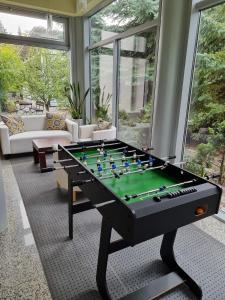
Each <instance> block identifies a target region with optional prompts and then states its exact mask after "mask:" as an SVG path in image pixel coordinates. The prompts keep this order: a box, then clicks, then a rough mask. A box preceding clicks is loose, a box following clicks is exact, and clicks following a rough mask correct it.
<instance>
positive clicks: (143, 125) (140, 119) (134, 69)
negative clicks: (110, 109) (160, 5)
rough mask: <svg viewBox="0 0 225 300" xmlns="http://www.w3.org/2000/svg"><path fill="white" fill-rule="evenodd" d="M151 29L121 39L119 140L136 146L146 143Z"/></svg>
mask: <svg viewBox="0 0 225 300" xmlns="http://www.w3.org/2000/svg"><path fill="white" fill-rule="evenodd" d="M155 37H156V32H155V30H153V31H151V32H144V33H140V34H137V35H135V36H131V37H128V38H126V39H123V40H121V43H120V45H121V46H120V67H119V91H120V92H119V115H118V119H119V120H118V121H119V122H118V125H119V127H118V132H119V138H120V139H122V140H124V141H126V142H128V143H130V144H132V145H134V146H138V147H142V146H146V145H148V144H149V141H150V124H151V112H152V92H153V83H154V66H155Z"/></svg>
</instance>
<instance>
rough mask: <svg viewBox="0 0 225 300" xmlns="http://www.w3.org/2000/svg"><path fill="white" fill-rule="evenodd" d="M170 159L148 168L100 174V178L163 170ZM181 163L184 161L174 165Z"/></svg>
mask: <svg viewBox="0 0 225 300" xmlns="http://www.w3.org/2000/svg"><path fill="white" fill-rule="evenodd" d="M168 163H169V162H168V161H166V162H165V163H164V164H163V165H160V166H157V167H148V168H146V169H139V170H135V171H128V172H124V173H123V174H120V173H119V174H117V173H115V174H112V175H111V174H109V175H108V174H106V175H108V176H99V178H100V179H109V178H113V177H115V178H119V177H120V176H126V175H130V174H135V173H140V174H142V173H143V172H146V171H152V170H157V169H161V170H163V169H165V168H166V167H167V166H168ZM180 163H183V162H177V163H174V164H173V165H178V164H180Z"/></svg>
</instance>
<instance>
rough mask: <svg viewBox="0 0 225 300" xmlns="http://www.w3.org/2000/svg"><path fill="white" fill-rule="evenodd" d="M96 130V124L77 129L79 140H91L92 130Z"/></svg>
mask: <svg viewBox="0 0 225 300" xmlns="http://www.w3.org/2000/svg"><path fill="white" fill-rule="evenodd" d="M96 128H97V125H96V124H90V125H81V126H80V127H79V140H87V139H89V140H91V139H92V133H93V130H95V129H96Z"/></svg>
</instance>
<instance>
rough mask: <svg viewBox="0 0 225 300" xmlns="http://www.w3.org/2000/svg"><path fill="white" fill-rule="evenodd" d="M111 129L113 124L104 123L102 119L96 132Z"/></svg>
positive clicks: (99, 120)
mask: <svg viewBox="0 0 225 300" xmlns="http://www.w3.org/2000/svg"><path fill="white" fill-rule="evenodd" d="M111 127H112V123H110V122H108V121H104V120H102V119H98V124H97V128H96V130H105V129H110V128H111Z"/></svg>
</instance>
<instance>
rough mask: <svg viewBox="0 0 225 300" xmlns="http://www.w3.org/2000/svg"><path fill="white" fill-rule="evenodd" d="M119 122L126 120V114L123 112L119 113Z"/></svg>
mask: <svg viewBox="0 0 225 300" xmlns="http://www.w3.org/2000/svg"><path fill="white" fill-rule="evenodd" d="M119 120H122V121H127V120H128V113H127V112H126V111H125V110H120V111H119Z"/></svg>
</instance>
